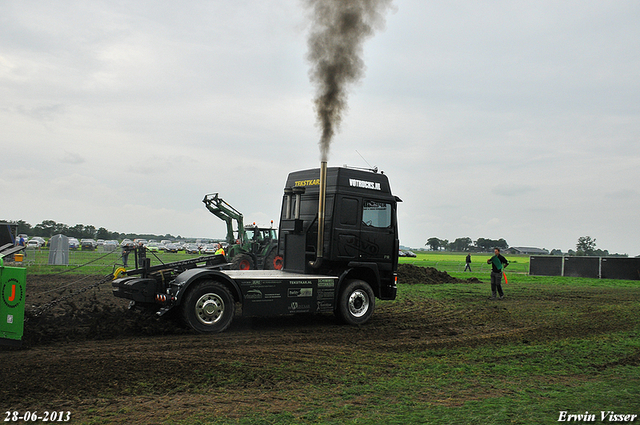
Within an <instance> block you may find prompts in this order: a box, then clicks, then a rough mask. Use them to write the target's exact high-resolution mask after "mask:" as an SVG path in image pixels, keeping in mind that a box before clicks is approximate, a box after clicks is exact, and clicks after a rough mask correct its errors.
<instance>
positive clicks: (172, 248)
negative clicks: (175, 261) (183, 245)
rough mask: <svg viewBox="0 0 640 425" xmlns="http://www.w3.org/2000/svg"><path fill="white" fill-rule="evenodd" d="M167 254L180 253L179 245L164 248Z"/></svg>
mask: <svg viewBox="0 0 640 425" xmlns="http://www.w3.org/2000/svg"><path fill="white" fill-rule="evenodd" d="M164 251H165V252H178V245H176V244H174V243H170V244H169V245H165V246H164Z"/></svg>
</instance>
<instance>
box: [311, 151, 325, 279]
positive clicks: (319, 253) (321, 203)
mask: <svg viewBox="0 0 640 425" xmlns="http://www.w3.org/2000/svg"><path fill="white" fill-rule="evenodd" d="M326 197H327V161H322V162H320V190H319V198H318V244H317V248H316V259H315V261H313V262H311V263H310V265H311V267H313V268H314V269H317V268H318V267H320V265H321V264H322V258H323V257H324V213H325V201H326Z"/></svg>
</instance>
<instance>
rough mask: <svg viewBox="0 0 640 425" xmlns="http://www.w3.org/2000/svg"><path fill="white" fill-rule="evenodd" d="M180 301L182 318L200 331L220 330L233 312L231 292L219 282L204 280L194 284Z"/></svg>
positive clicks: (222, 329) (225, 327) (224, 326)
mask: <svg viewBox="0 0 640 425" xmlns="http://www.w3.org/2000/svg"><path fill="white" fill-rule="evenodd" d="M196 285H197V286H196V287H194V288H193V289H192V290H191V291H189V293H188V294H187V295H186V298H185V300H184V302H183V303H182V306H181V309H182V318H183V319H184V321H185V323H186V324H187V325H189V326H190V327H191V328H192V329H194V330H196V331H198V332H202V333H216V332H222V331H224V330H225V329H227V328H228V327H229V325H230V324H231V321H232V320H233V315H234V314H235V303H234V300H233V296H232V295H231V292H229V290H228V289H227V288H226V287H225V286H224V285H222V284H220V283H219V282H215V281H212V280H206V281H203V282H201V283H198V284H196Z"/></svg>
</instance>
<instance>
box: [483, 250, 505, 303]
mask: <svg viewBox="0 0 640 425" xmlns="http://www.w3.org/2000/svg"><path fill="white" fill-rule="evenodd" d="M493 253H494V255H493V257H491V258H489V259H488V260H487V264H491V296H490V297H489V299H490V300H495V299H496V297H497V296H499V297H500V298H499V299H503V298H504V292H503V291H502V269H504V268H505V267H507V266H508V265H509V262H508V261H507V259H506V258H504V257H503V256H502V255H501V254H500V248H494V250H493Z"/></svg>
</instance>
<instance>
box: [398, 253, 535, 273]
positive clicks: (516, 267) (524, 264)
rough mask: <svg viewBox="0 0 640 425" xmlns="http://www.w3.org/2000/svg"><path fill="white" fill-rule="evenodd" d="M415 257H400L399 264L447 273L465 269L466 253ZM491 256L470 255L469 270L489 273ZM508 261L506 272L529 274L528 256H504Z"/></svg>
mask: <svg viewBox="0 0 640 425" xmlns="http://www.w3.org/2000/svg"><path fill="white" fill-rule="evenodd" d="M415 253H416V255H417V257H415V258H409V257H400V259H399V262H400V263H408V264H413V265H416V266H420V267H434V268H436V269H438V270H441V271H445V272H447V273H456V272H462V271H463V270H464V268H465V265H466V264H465V258H466V256H467V254H466V253H461V252H424V251H416V252H415ZM492 255H493V254H489V253H481V254H471V270H472V271H473V272H474V273H476V272H485V273H490V272H491V266H490V265H489V264H487V260H488V259H489V258H490V257H491V256H492ZM505 257H506V258H507V260H509V266H508V267H507V269H506V272H511V273H529V256H528V255H506V256H505Z"/></svg>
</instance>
